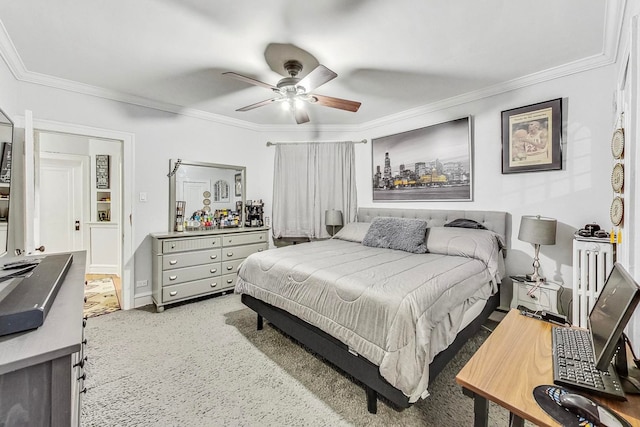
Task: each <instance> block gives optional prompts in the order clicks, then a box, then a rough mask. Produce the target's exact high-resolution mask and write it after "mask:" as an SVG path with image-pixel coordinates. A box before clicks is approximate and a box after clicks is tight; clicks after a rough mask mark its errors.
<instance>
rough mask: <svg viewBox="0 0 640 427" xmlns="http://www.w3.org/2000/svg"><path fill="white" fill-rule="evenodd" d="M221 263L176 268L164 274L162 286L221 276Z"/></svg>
mask: <svg viewBox="0 0 640 427" xmlns="http://www.w3.org/2000/svg"><path fill="white" fill-rule="evenodd" d="M220 267H221V264H220V263H219V262H217V263H215V264H204V265H196V266H195V267H186V268H175V269H173V270H166V271H164V272H162V286H169V285H177V284H178V283H184V282H190V281H192V280H199V279H205V278H210V277H216V276H220V275H221V274H222V273H223V271H222V269H221V268H220Z"/></svg>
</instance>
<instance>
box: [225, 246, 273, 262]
mask: <svg viewBox="0 0 640 427" xmlns="http://www.w3.org/2000/svg"><path fill="white" fill-rule="evenodd" d="M268 246H269V245H268V244H267V243H258V244H255V245H246V246H237V247H231V248H224V249H223V250H222V260H223V261H231V260H234V259H240V258H246V257H248V256H249V255H251V254H252V253H255V252H261V251H264V250H266V249H267V248H268Z"/></svg>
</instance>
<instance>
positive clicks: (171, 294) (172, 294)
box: [169, 291, 178, 297]
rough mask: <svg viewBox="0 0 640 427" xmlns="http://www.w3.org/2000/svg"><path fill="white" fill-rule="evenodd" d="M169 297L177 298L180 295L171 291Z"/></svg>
mask: <svg viewBox="0 0 640 427" xmlns="http://www.w3.org/2000/svg"><path fill="white" fill-rule="evenodd" d="M169 295H170V296H172V297H175V296H176V295H178V291H171V292H169Z"/></svg>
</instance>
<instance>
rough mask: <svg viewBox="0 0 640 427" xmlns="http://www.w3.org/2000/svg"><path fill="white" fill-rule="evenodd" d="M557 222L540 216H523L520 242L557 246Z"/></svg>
mask: <svg viewBox="0 0 640 427" xmlns="http://www.w3.org/2000/svg"><path fill="white" fill-rule="evenodd" d="M556 226H557V221H556V220H555V219H553V218H545V217H542V216H540V215H535V216H534V215H523V216H522V220H520V231H519V232H518V240H522V241H523V242H529V243H534V244H538V245H555V244H556Z"/></svg>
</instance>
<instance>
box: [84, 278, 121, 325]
mask: <svg viewBox="0 0 640 427" xmlns="http://www.w3.org/2000/svg"><path fill="white" fill-rule="evenodd" d="M84 296H85V303H84V316H85V317H95V316H100V315H102V314H107V313H113V312H114V311H117V310H120V304H119V303H118V297H117V296H116V287H115V285H114V284H113V280H112V279H111V278H109V277H105V278H102V279H94V280H89V281H87V284H86V285H85V287H84Z"/></svg>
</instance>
